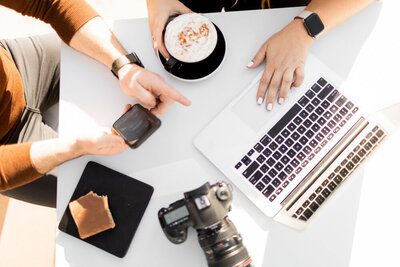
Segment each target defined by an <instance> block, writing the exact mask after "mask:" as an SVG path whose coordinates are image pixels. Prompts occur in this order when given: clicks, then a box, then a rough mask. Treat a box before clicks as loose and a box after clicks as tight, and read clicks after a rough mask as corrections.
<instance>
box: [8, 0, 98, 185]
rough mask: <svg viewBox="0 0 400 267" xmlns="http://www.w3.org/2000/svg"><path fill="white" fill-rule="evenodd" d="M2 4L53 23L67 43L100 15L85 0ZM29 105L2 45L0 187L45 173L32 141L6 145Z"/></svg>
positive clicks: (20, 1)
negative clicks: (34, 154) (37, 163)
mask: <svg viewBox="0 0 400 267" xmlns="http://www.w3.org/2000/svg"><path fill="white" fill-rule="evenodd" d="M0 5H3V6H6V7H8V8H11V9H14V10H15V11H17V12H19V13H21V14H23V15H27V16H32V17H35V18H37V19H40V20H42V21H44V22H46V23H49V24H50V25H51V26H52V27H53V28H54V30H55V31H56V32H57V34H58V35H59V36H60V38H61V39H62V40H63V41H64V42H65V43H67V44H68V43H69V42H70V41H71V39H72V37H73V36H74V34H75V33H76V32H77V31H78V30H79V29H80V28H81V27H82V26H83V25H84V24H86V22H88V21H89V20H91V19H92V18H94V17H96V16H98V14H97V13H96V11H94V10H93V9H92V8H91V7H90V6H89V5H88V4H87V3H86V2H85V1H84V0H30V1H26V0H0ZM25 106H26V102H25V97H24V88H23V84H22V80H21V76H20V74H19V71H18V69H17V66H16V65H15V63H14V61H13V59H12V57H11V55H10V54H9V53H8V52H7V51H6V50H4V49H3V48H2V47H0V191H5V190H8V189H11V188H14V187H18V186H21V185H24V184H27V183H29V182H31V181H33V180H35V179H37V178H39V177H41V176H42V175H43V174H41V173H39V172H38V171H37V170H36V169H35V168H34V166H33V163H32V159H31V156H30V149H31V145H32V143H21V144H10V145H6V143H7V142H8V140H9V139H10V137H11V135H12V134H13V132H14V130H15V128H16V127H17V125H18V123H19V122H20V119H21V116H22V113H23V111H24V109H25Z"/></svg>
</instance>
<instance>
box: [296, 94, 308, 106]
mask: <svg viewBox="0 0 400 267" xmlns="http://www.w3.org/2000/svg"><path fill="white" fill-rule="evenodd" d="M308 102H310V100H309V99H308V98H307V97H305V96H302V97H301V98H300V99H299V101H297V103H298V104H299V105H300V106H302V107H304V106H305V105H307V103H308Z"/></svg>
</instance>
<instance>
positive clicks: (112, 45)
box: [69, 17, 127, 69]
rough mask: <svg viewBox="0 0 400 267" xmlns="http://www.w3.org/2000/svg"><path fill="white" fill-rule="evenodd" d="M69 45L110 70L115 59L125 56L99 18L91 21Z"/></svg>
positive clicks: (119, 45)
mask: <svg viewBox="0 0 400 267" xmlns="http://www.w3.org/2000/svg"><path fill="white" fill-rule="evenodd" d="M69 45H70V46H71V47H72V48H74V49H76V50H78V51H79V52H82V53H84V54H86V55H88V56H90V57H92V58H94V59H95V60H97V61H99V62H101V63H103V64H104V65H105V66H107V67H108V68H110V69H111V65H112V63H113V61H114V60H115V59H117V58H118V57H120V56H122V55H125V54H127V52H126V50H125V49H124V48H123V47H122V45H121V44H120V43H119V42H118V40H117V38H116V37H115V35H114V34H113V33H112V32H111V31H110V29H109V28H108V26H107V24H106V23H105V22H104V20H103V19H102V18H100V17H96V18H93V19H91V20H90V21H89V22H87V23H86V24H85V25H83V26H82V27H81V28H80V29H79V30H78V31H77V32H76V33H75V34H74V35H73V37H72V39H71V42H70V43H69Z"/></svg>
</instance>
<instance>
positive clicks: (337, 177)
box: [333, 175, 343, 184]
mask: <svg viewBox="0 0 400 267" xmlns="http://www.w3.org/2000/svg"><path fill="white" fill-rule="evenodd" d="M333 180H334V181H335V183H336V184H340V183H341V182H342V181H343V179H342V177H340V176H339V175H336V177H335V179H333Z"/></svg>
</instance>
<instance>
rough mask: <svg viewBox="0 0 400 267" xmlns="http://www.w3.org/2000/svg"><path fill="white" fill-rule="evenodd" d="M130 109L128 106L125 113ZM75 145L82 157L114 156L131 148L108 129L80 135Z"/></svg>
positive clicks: (88, 131)
mask: <svg viewBox="0 0 400 267" xmlns="http://www.w3.org/2000/svg"><path fill="white" fill-rule="evenodd" d="M130 107H131V105H129V104H128V105H126V106H125V108H124V111H123V113H125V112H127V111H128V109H129V108H130ZM75 144H76V147H77V151H80V154H81V155H103V156H112V155H116V154H118V153H121V152H122V151H124V150H125V149H127V148H128V147H129V146H128V145H127V144H126V143H125V141H124V139H123V138H122V137H121V136H119V135H118V134H117V133H116V132H115V131H114V130H113V129H110V128H106V127H98V128H94V129H90V130H87V131H84V132H81V133H79V134H78V135H77V136H76V137H75Z"/></svg>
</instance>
